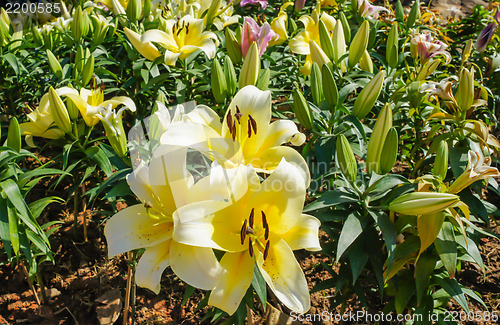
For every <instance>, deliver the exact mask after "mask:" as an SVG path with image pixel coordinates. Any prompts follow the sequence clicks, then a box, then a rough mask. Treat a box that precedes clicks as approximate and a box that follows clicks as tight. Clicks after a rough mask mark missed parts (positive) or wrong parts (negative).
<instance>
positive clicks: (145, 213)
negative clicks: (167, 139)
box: [104, 146, 221, 293]
mask: <svg viewBox="0 0 500 325" xmlns="http://www.w3.org/2000/svg"><path fill="white" fill-rule="evenodd" d="M186 150H187V149H185V148H178V147H173V146H164V147H161V148H159V149H158V150H156V151H155V155H154V156H153V157H152V159H151V161H150V162H149V164H147V165H146V164H145V163H141V164H140V165H139V167H138V168H136V169H135V170H134V172H133V173H132V174H129V175H128V176H127V182H128V183H129V185H130V188H131V189H132V191H133V192H134V193H135V194H136V195H137V197H138V198H139V199H140V200H141V202H142V203H141V204H137V205H133V206H130V207H127V208H125V209H123V210H121V211H120V212H118V213H117V214H115V215H114V216H113V217H111V219H110V220H109V221H108V222H107V223H106V226H105V228H104V234H105V235H106V240H107V243H108V255H109V256H110V257H112V256H115V255H118V254H121V253H124V252H127V251H130V250H133V249H138V248H146V251H145V253H144V255H142V257H141V258H140V260H139V263H138V265H137V269H136V276H135V277H136V283H137V284H138V285H139V286H142V287H146V288H149V289H151V290H152V291H154V292H155V293H159V292H160V279H161V275H162V273H163V271H164V270H165V268H167V267H168V266H170V267H171V268H172V270H173V271H174V272H175V273H176V274H177V275H178V276H179V277H180V278H181V279H182V280H183V281H185V282H187V283H189V284H190V285H192V286H194V287H197V288H201V289H205V290H211V289H213V288H214V287H215V285H216V283H217V280H218V277H219V275H220V271H221V269H220V265H219V263H218V261H217V259H216V257H215V255H214V253H213V251H212V249H211V248H207V247H195V246H191V245H185V244H182V243H180V242H178V241H176V240H175V239H173V238H172V235H173V229H174V219H173V217H172V214H173V213H174V211H175V210H176V209H178V208H179V207H181V206H183V205H185V204H189V203H192V202H196V201H199V200H208V199H210V198H211V197H210V196H209V195H211V194H210V192H208V191H206V188H205V187H204V186H205V185H206V182H203V181H199V182H198V183H196V184H194V180H193V177H192V175H191V174H190V173H189V172H188V171H187V169H186Z"/></svg>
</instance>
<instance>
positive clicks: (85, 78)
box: [82, 54, 94, 87]
mask: <svg viewBox="0 0 500 325" xmlns="http://www.w3.org/2000/svg"><path fill="white" fill-rule="evenodd" d="M93 74H94V56H93V55H92V54H90V55H89V57H88V59H87V62H85V66H84V67H83V72H82V85H83V87H85V86H86V85H87V84H88V83H89V81H90V79H91V78H92V75H93Z"/></svg>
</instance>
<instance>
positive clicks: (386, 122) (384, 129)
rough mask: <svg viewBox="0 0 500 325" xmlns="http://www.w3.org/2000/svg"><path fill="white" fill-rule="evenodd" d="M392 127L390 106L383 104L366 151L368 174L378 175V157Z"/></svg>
mask: <svg viewBox="0 0 500 325" xmlns="http://www.w3.org/2000/svg"><path fill="white" fill-rule="evenodd" d="M391 127H392V109H391V105H390V104H385V106H384V108H383V109H382V111H380V115H379V116H378V118H377V121H376V122H375V126H374V127H373V132H372V135H371V136H370V141H369V142H368V148H367V150H366V170H367V171H368V174H371V173H372V172H375V173H377V174H380V170H381V168H380V156H381V155H382V150H383V148H384V144H385V139H386V138H387V134H388V133H389V130H390V129H391Z"/></svg>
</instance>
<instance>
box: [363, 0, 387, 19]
mask: <svg viewBox="0 0 500 325" xmlns="http://www.w3.org/2000/svg"><path fill="white" fill-rule="evenodd" d="M358 10H359V14H360V15H361V17H368V16H372V17H373V18H375V19H377V18H378V15H379V13H380V12H381V11H385V12H387V13H389V10H388V9H387V8H385V7H382V6H374V5H372V4H371V3H370V1H369V0H358Z"/></svg>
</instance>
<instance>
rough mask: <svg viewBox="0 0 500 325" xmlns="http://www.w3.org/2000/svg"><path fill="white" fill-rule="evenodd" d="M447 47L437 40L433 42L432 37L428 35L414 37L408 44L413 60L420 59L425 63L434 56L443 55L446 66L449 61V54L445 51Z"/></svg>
mask: <svg viewBox="0 0 500 325" xmlns="http://www.w3.org/2000/svg"><path fill="white" fill-rule="evenodd" d="M447 47H448V45H446V44H444V43H443V42H441V41H439V40H434V37H433V36H432V35H431V34H429V33H423V34H417V35H414V36H413V37H412V39H411V43H410V51H411V55H412V56H413V57H414V58H420V60H421V61H422V63H425V62H427V60H429V59H430V58H433V57H435V56H436V55H444V56H445V57H446V64H448V63H450V61H451V54H450V53H449V52H448V51H445V50H446V48H447Z"/></svg>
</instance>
